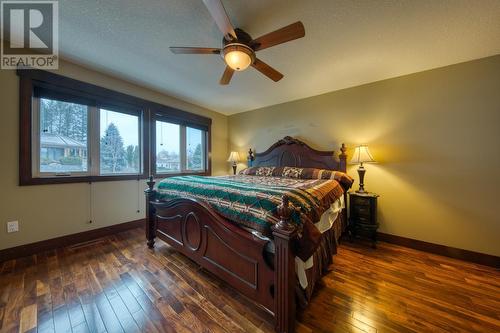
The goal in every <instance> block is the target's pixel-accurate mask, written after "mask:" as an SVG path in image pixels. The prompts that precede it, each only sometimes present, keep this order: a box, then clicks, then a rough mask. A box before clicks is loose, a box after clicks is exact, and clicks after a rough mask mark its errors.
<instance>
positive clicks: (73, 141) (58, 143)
mask: <svg viewBox="0 0 500 333" xmlns="http://www.w3.org/2000/svg"><path fill="white" fill-rule="evenodd" d="M37 103H38V105H37V106H38V107H37V109H39V113H38V114H37V116H38V118H39V126H38V129H39V131H38V133H39V135H36V136H35V138H36V140H37V142H36V146H37V147H39V152H40V153H39V155H37V156H36V158H35V160H36V161H37V164H38V171H39V173H40V174H47V173H48V174H56V175H58V174H68V173H77V174H85V173H87V172H88V169H89V165H88V164H89V163H88V159H87V151H88V142H87V132H88V107H87V106H86V105H81V104H76V103H68V102H63V101H58V100H54V99H48V98H39V99H37Z"/></svg>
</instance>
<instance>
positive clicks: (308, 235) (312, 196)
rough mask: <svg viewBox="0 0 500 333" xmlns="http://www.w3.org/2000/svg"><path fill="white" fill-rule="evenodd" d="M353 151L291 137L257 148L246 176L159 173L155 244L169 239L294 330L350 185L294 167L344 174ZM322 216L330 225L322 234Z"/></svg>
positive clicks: (340, 224) (150, 217)
mask: <svg viewBox="0 0 500 333" xmlns="http://www.w3.org/2000/svg"><path fill="white" fill-rule="evenodd" d="M345 152H346V149H345V146H344V145H342V147H341V148H340V153H339V154H338V159H337V158H335V154H334V152H333V151H318V150H315V149H313V148H311V147H309V146H308V145H307V144H305V143H304V142H302V141H300V140H298V139H295V138H291V137H285V138H284V139H282V140H279V141H278V142H276V143H275V144H273V145H272V146H271V147H270V148H269V149H268V150H266V151H265V152H263V153H257V154H255V160H254V161H253V163H252V168H249V169H247V170H245V171H244V172H243V173H242V174H241V175H237V176H226V177H204V178H202V177H192V176H183V177H173V178H171V179H169V180H167V181H165V182H161V183H160V184H159V185H158V186H157V187H156V188H155V181H154V180H153V179H152V177H151V178H150V179H149V181H148V189H147V190H146V191H145V194H146V200H147V201H146V218H147V223H146V239H147V245H148V246H149V247H150V248H153V247H154V243H155V238H156V237H158V238H160V239H162V240H163V241H165V242H167V243H168V244H169V245H171V246H172V247H174V248H175V249H176V250H178V251H179V252H181V253H182V254H184V255H186V256H187V257H189V258H190V259H192V260H193V261H195V262H196V263H198V264H199V265H200V266H202V267H203V268H205V269H207V270H208V271H210V272H212V273H213V274H215V275H216V276H218V277H219V278H221V279H222V280H224V281H225V282H226V283H228V284H229V285H231V286H232V287H234V288H235V289H236V290H238V291H239V292H240V293H242V294H243V295H245V296H247V297H249V298H250V299H252V300H254V301H256V302H257V303H259V304H260V305H262V306H263V307H264V308H266V309H267V310H268V311H270V312H271V313H273V315H274V318H275V329H276V332H280V333H281V332H293V331H294V327H295V312H296V306H297V300H299V302H301V303H304V302H307V299H308V297H309V296H310V294H311V293H312V290H313V289H314V283H315V281H316V280H317V279H318V276H321V273H322V272H323V271H324V267H325V266H328V264H329V263H330V261H329V260H331V252H332V251H334V249H332V246H334V244H335V242H336V241H337V239H338V237H339V235H340V233H341V232H342V231H343V229H344V227H345V221H346V210H345V208H344V206H343V204H342V201H343V200H345V190H346V185H345V184H340V182H337V181H331V180H328V181H322V180H321V181H320V180H318V179H311V180H309V179H308V180H298V179H297V178H298V177H295V176H294V174H293V173H294V172H297V170H300V171H302V170H313V169H311V168H314V170H335V171H339V173H338V174H340V175H344V173H345V171H346V159H347V155H346V153H345ZM252 170H253V171H254V172H260V173H262V172H264V173H267V174H264V175H262V174H259V175H255V174H254V175H252V174H251V173H252ZM255 170H257V171H255ZM315 172H316V173H317V171H315ZM276 173H278V174H279V176H280V177H277V176H276ZM284 173H287V175H288V176H289V177H281V175H282V174H283V175H284ZM304 173H306V171H304ZM290 175H291V176H290ZM321 175H323V173H322V171H321ZM333 175H335V177H336V173H332V174H331V176H332V179H336V178H334V177H333ZM256 176H257V177H256ZM252 177H253V178H252ZM327 177H330V174H327ZM281 178H286V179H281ZM320 178H321V177H320ZM348 181H349V179H348ZM351 183H352V180H351ZM348 186H350V184H348ZM292 189H293V190H292ZM183 191H188V192H183ZM245 191H255V193H257V194H253V196H259V201H258V206H259V209H260V213H259V212H254V211H252V212H250V211H251V209H249V208H248V205H245V203H246V201H245V200H247V199H248V198H250V197H252V195H247V196H246V197H245V196H242V195H241V192H245ZM245 193H247V192H245ZM252 193H254V192H252ZM195 194H196V195H195ZM247 194H248V193H247ZM229 197H231V199H228V198H229ZM233 197H236V198H237V199H234V198H233ZM245 198H246V199H245ZM238 200H239V201H238ZM277 200H278V201H277ZM270 205H274V206H273V207H272V208H271V206H270ZM301 205H302V206H301ZM304 206H305V207H308V208H310V209H305V208H304ZM313 206H314V207H313ZM320 206H321V207H323V208H324V209H323V211H321V214H319V209H318V208H317V207H320ZM221 207H222V208H221ZM242 207H243V208H242ZM252 207H255V206H252ZM274 207H276V208H274ZM298 207H300V208H301V209H299V208H298ZM311 207H312V208H311ZM313 208H314V209H313ZM316 210H317V211H318V212H316ZM262 212H267V213H265V214H262ZM269 212H270V213H269ZM259 214H260V215H259ZM315 214H316V215H315ZM261 215H266V216H261ZM261 218H262V219H261ZM263 221H264V222H263ZM266 221H270V223H268V224H265V222H266ZM321 221H323V224H322V225H323V226H324V225H325V223H326V225H328V224H329V227H328V228H324V227H323V229H324V230H322V231H321V232H320V233H319V235H318V232H317V230H318V229H321V227H319V226H320V224H318V223H320V222H321ZM325 221H327V222H325ZM328 221H329V222H328ZM311 224H314V227H313V228H311V227H310V225H311ZM313 262H314V264H313ZM304 281H305V285H304ZM298 282H299V283H298ZM300 288H301V289H302V291H301V292H300V293H297V290H298V289H300ZM300 294H302V295H303V298H301V297H300V296H299V297H297V295H300Z"/></svg>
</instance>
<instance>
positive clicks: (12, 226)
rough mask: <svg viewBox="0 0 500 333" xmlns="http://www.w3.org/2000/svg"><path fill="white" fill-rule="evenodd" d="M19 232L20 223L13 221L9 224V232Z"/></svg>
mask: <svg viewBox="0 0 500 333" xmlns="http://www.w3.org/2000/svg"><path fill="white" fill-rule="evenodd" d="M17 231H19V222H18V221H11V222H7V232H9V233H10V232H17Z"/></svg>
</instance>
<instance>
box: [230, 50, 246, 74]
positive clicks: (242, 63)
mask: <svg viewBox="0 0 500 333" xmlns="http://www.w3.org/2000/svg"><path fill="white" fill-rule="evenodd" d="M224 61H225V62H226V64H227V65H228V66H229V67H231V68H232V69H234V70H235V71H243V70H245V69H247V68H248V66H250V64H251V63H252V59H251V58H250V56H249V55H248V54H246V53H245V52H242V51H231V52H228V53H227V54H226V55H225V56H224Z"/></svg>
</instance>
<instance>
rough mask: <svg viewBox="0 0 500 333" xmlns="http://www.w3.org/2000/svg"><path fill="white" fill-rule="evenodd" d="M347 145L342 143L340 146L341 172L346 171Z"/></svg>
mask: <svg viewBox="0 0 500 333" xmlns="http://www.w3.org/2000/svg"><path fill="white" fill-rule="evenodd" d="M346 151H347V147H346V146H345V144H344V143H343V144H342V146H341V147H340V154H339V171H342V172H347V154H346Z"/></svg>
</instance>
